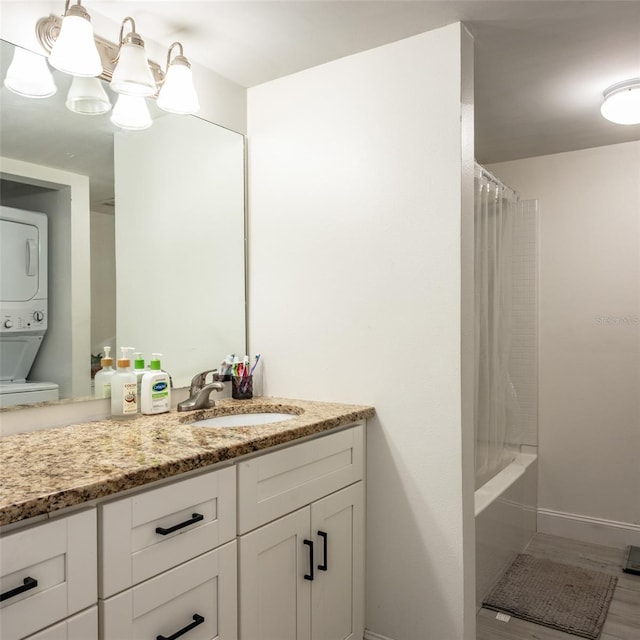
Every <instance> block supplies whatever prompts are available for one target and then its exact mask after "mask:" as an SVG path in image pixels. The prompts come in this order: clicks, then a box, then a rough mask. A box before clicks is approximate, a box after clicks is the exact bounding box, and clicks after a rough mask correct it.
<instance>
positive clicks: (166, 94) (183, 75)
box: [158, 42, 200, 115]
mask: <svg viewBox="0 0 640 640" xmlns="http://www.w3.org/2000/svg"><path fill="white" fill-rule="evenodd" d="M174 47H179V48H180V53H179V54H178V55H177V56H176V57H175V58H174V59H173V61H172V60H171V51H172V50H173V49H174ZM183 53H184V52H183V50H182V44H180V43H179V42H174V43H173V44H172V45H171V46H170V47H169V51H168V53H167V67H166V69H165V76H164V81H163V83H162V88H161V89H160V93H159V94H158V106H159V107H160V108H161V109H164V110H165V111H169V112H170V113H178V114H181V115H191V114H194V113H197V112H198V111H199V110H200V103H199V102H198V94H197V93H196V90H195V87H194V86H193V74H192V73H191V63H190V62H189V60H187V58H185V57H184V55H183Z"/></svg>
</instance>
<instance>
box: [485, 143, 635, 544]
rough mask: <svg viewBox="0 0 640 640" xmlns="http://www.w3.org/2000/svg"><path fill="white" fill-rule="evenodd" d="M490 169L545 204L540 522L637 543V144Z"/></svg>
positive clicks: (542, 210)
mask: <svg viewBox="0 0 640 640" xmlns="http://www.w3.org/2000/svg"><path fill="white" fill-rule="evenodd" d="M491 170H492V171H494V172H495V173H496V174H497V175H498V176H499V177H500V178H501V179H502V180H504V181H505V182H506V183H507V184H508V185H509V186H511V187H513V188H514V189H517V190H518V191H520V193H521V196H522V197H523V198H537V199H538V200H539V207H540V219H539V225H540V284H539V287H540V311H539V313H540V347H539V349H540V369H539V377H540V380H539V384H540V390H539V393H540V400H539V403H540V404H539V409H540V411H539V416H540V427H539V428H540V434H539V446H540V476H539V478H540V480H539V507H540V510H541V517H540V518H539V527H540V528H542V529H543V530H548V531H550V532H557V533H562V534H564V535H573V536H576V537H581V538H583V539H589V540H594V541H598V542H601V543H610V544H619V545H624V544H631V543H634V544H640V491H639V490H638V487H640V464H639V462H638V452H639V451H640V284H639V283H640V142H630V143H626V144H619V145H612V146H607V147H599V148H595V149H586V150H583V151H575V152H571V153H561V154H557V155H551V156H543V157H537V158H528V159H525V160H517V161H513V162H505V163H500V164H495V165H493V166H492V167H491ZM566 514H575V515H577V516H578V518H571V517H566ZM617 523H618V524H617ZM619 523H622V524H619Z"/></svg>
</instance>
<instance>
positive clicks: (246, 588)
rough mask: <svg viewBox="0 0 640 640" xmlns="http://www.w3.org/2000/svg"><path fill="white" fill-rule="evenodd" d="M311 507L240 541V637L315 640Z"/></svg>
mask: <svg viewBox="0 0 640 640" xmlns="http://www.w3.org/2000/svg"><path fill="white" fill-rule="evenodd" d="M308 535H309V507H305V508H304V509H300V510H299V511H294V512H293V513H291V514H289V515H288V516H285V517H284V518H280V519H279V520H276V521H275V522H272V523H271V524H267V525H265V526H263V527H260V528H259V529H256V530H255V531H253V532H252V533H248V534H247V535H244V536H241V537H240V548H239V554H240V637H241V638H243V639H245V640H309V638H310V635H309V634H310V627H311V610H310V607H311V593H310V591H311V589H310V587H311V582H310V581H309V580H305V578H304V576H305V574H309V571H310V565H309V559H310V554H309V546H308V545H305V544H304V540H305V539H307V538H308Z"/></svg>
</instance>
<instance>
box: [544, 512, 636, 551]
mask: <svg viewBox="0 0 640 640" xmlns="http://www.w3.org/2000/svg"><path fill="white" fill-rule="evenodd" d="M537 520H538V532H539V533H549V534H551V535H554V536H561V537H563V538H573V539H574V540H581V541H582V542H590V543H592V544H602V545H605V546H607V547H617V548H619V549H622V548H624V547H627V546H629V545H636V546H638V545H640V525H637V524H631V523H630V522H616V521H615V520H604V519H602V518H591V517H589V516H580V515H577V514H574V513H563V512H562V511H553V510H552V509H540V508H538V517H537Z"/></svg>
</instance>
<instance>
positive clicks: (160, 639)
mask: <svg viewBox="0 0 640 640" xmlns="http://www.w3.org/2000/svg"><path fill="white" fill-rule="evenodd" d="M203 622H204V618H203V617H202V616H201V615H198V614H197V613H194V614H193V622H192V623H191V624H188V625H187V626H186V627H184V628H183V629H180V631H176V632H175V633H174V634H173V635H172V636H169V637H166V636H156V640H176V638H179V637H180V636H183V635H184V634H185V633H187V631H191V629H195V628H196V627H197V626H198V625H199V624H202V623H203Z"/></svg>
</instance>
